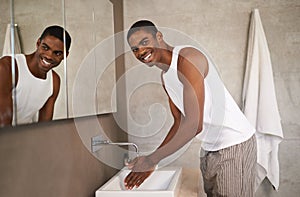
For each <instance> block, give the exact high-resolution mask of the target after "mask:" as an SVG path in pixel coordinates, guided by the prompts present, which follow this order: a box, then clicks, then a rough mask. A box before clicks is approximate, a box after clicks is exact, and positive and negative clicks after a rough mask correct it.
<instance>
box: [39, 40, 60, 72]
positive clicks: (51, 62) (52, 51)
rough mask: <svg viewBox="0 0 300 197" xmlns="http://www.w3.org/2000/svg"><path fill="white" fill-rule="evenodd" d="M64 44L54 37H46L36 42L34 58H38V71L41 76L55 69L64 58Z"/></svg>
mask: <svg viewBox="0 0 300 197" xmlns="http://www.w3.org/2000/svg"><path fill="white" fill-rule="evenodd" d="M63 51H64V43H63V42H62V41H61V40H60V39H58V38H56V37H54V36H50V35H49V36H46V37H44V38H43V39H42V40H40V39H39V40H38V41H37V50H36V57H37V58H38V70H39V72H40V73H41V74H45V73H47V72H48V71H49V70H50V69H52V68H55V67H56V66H58V65H59V64H60V62H61V61H62V60H63V58H64V52H63Z"/></svg>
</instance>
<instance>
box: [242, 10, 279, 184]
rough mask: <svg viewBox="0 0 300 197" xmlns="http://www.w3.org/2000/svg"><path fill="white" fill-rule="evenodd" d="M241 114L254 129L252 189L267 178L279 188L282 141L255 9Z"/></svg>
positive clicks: (269, 62)
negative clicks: (253, 175) (255, 157)
mask: <svg viewBox="0 0 300 197" xmlns="http://www.w3.org/2000/svg"><path fill="white" fill-rule="evenodd" d="M243 112H244V114H245V116H246V117H247V119H248V120H249V121H250V122H251V124H253V126H254V127H255V128H256V133H255V135H256V138H257V170H258V173H257V178H256V183H255V187H256V189H257V188H258V187H259V185H260V183H261V182H262V181H263V180H264V178H265V177H267V178H268V179H269V180H270V182H271V184H272V185H273V187H274V188H275V189H276V190H278V187H279V163H278V146H279V143H280V142H281V141H282V139H283V133H282V127H281V122H280V121H281V119H280V115H279V111H278V106H277V100H276V95H275V87H274V81H273V71H272V64H271V58H270V52H269V49H268V45H267V40H266V37H265V33H264V30H263V26H262V23H261V19H260V16H259V11H258V9H255V10H253V11H252V17H251V23H250V29H249V41H248V54H247V63H246V72H245V78H244V87H243Z"/></svg>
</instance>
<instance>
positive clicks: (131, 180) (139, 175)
mask: <svg viewBox="0 0 300 197" xmlns="http://www.w3.org/2000/svg"><path fill="white" fill-rule="evenodd" d="M155 166H156V164H155V163H153V162H152V161H151V160H150V159H149V157H147V156H141V157H137V158H135V159H134V160H133V161H132V162H130V163H129V164H128V165H127V167H128V168H129V169H131V172H130V173H129V174H128V175H127V177H126V178H125V179H124V185H125V187H126V188H127V189H130V190H131V189H133V187H139V186H140V185H141V184H142V183H143V182H144V181H145V180H146V179H147V178H148V177H149V176H150V175H151V174H152V172H153V171H154V170H155Z"/></svg>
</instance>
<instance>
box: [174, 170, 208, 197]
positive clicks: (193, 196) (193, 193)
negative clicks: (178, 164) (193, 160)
mask: <svg viewBox="0 0 300 197" xmlns="http://www.w3.org/2000/svg"><path fill="white" fill-rule="evenodd" d="M199 183H200V184H199ZM199 185H201V188H203V183H202V177H201V179H200V169H190V168H183V169H182V180H181V186H180V190H179V197H186V196H189V197H197V194H198V190H199ZM200 196H201V197H202V196H203V197H205V196H206V194H205V192H204V190H202V191H201V195H200Z"/></svg>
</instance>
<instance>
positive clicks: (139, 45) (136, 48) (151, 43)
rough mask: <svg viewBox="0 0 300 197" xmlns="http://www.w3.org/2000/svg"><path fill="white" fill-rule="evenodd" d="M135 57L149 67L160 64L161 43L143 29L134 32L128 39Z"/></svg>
mask: <svg viewBox="0 0 300 197" xmlns="http://www.w3.org/2000/svg"><path fill="white" fill-rule="evenodd" d="M128 43H129V45H130V47H131V50H132V52H133V53H134V55H135V57H136V58H137V59H138V60H140V61H141V62H143V63H145V64H147V65H148V66H153V65H154V64H155V63H157V62H159V53H158V51H159V43H158V41H157V39H156V36H155V37H154V36H153V35H152V34H151V33H150V32H147V31H145V30H143V29H141V30H138V31H136V32H134V33H133V34H132V35H131V36H130V37H129V39H128Z"/></svg>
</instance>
